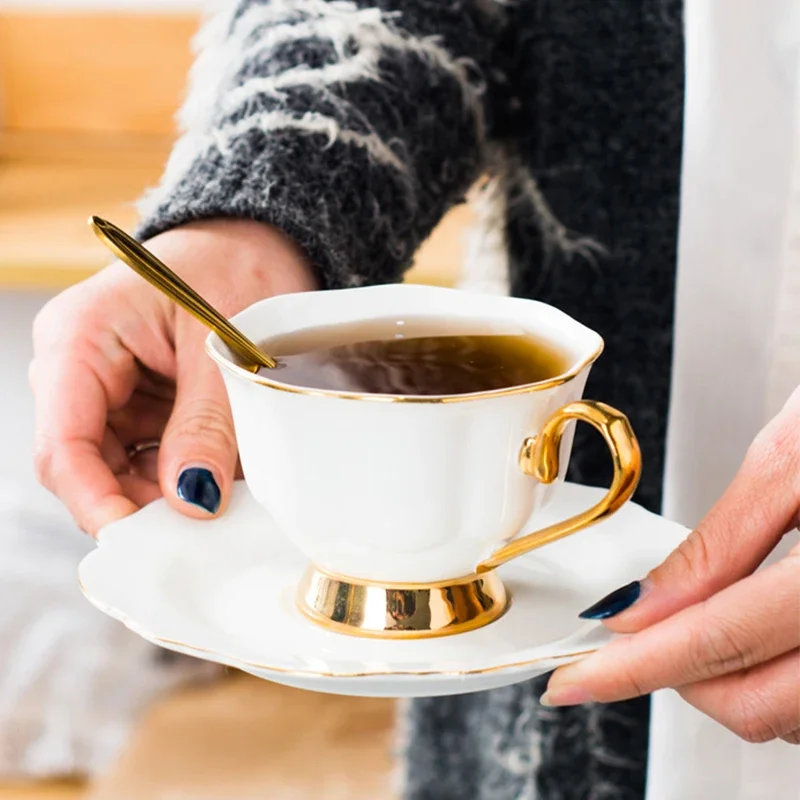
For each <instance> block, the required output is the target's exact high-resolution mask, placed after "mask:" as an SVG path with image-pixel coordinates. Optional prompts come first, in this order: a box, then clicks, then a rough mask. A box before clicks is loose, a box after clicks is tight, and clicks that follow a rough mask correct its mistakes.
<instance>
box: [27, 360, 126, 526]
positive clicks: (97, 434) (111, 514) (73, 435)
mask: <svg viewBox="0 0 800 800" xmlns="http://www.w3.org/2000/svg"><path fill="white" fill-rule="evenodd" d="M135 382H136V366H135V363H134V361H133V358H132V357H131V356H130V354H128V359H125V357H124V354H122V353H117V354H116V356H115V358H113V359H106V358H103V357H102V354H101V353H99V352H97V351H91V352H84V353H83V354H81V353H80V349H79V347H77V346H76V347H71V346H67V347H65V348H64V349H63V350H62V351H56V350H53V351H51V352H50V353H49V354H48V356H47V357H46V358H45V359H37V360H36V361H35V362H34V364H33V365H32V368H31V383H32V386H33V390H34V404H35V417H36V433H35V441H34V463H35V467H36V473H37V477H38V479H39V481H40V482H41V483H42V484H43V485H44V486H46V487H47V488H48V489H50V490H51V491H52V492H53V493H54V494H56V495H57V496H58V497H59V498H60V499H61V501H62V502H63V503H64V504H65V505H66V506H67V508H68V509H69V510H70V512H71V513H72V515H73V517H74V518H75V520H76V522H77V523H78V525H79V526H80V527H81V528H83V529H84V530H85V531H87V532H88V533H90V534H92V535H96V534H97V532H98V531H99V530H100V528H102V527H103V526H104V525H107V524H108V523H110V522H113V521H114V520H116V519H119V518H121V517H123V516H127V515H128V514H130V513H132V512H133V511H135V510H136V506H135V504H133V503H132V502H131V500H130V499H128V498H127V497H126V496H125V494H124V492H123V490H122V487H121V486H120V483H119V481H118V480H117V478H116V476H115V475H114V473H113V471H112V469H111V468H110V467H109V465H108V464H107V463H106V462H105V461H104V459H103V457H102V454H101V447H102V444H103V440H104V438H105V433H106V415H107V412H108V408H109V405H112V406H114V405H121V404H123V403H124V402H125V400H126V399H127V398H128V397H129V396H130V394H131V392H132V391H133V386H134V385H135Z"/></svg>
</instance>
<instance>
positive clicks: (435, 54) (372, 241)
mask: <svg viewBox="0 0 800 800" xmlns="http://www.w3.org/2000/svg"><path fill="white" fill-rule="evenodd" d="M232 5H233V6H234V7H232V8H231V9H230V10H228V11H223V12H222V13H221V14H218V15H216V16H214V17H212V18H211V19H210V20H209V21H208V23H207V24H206V25H205V27H204V29H203V30H202V31H201V32H200V34H199V36H198V46H199V55H198V58H197V61H196V63H195V65H194V67H193V71H192V75H191V76H190V90H189V95H188V98H187V100H186V103H185V105H184V107H183V109H182V111H181V114H180V118H179V122H180V126H181V130H182V135H181V138H180V139H179V140H178V142H177V144H176V146H175V148H174V150H173V152H172V155H171V157H170V160H169V162H168V164H167V167H166V170H165V173H164V176H163V178H162V181H161V183H160V185H159V186H158V187H156V188H155V189H153V190H152V191H151V192H150V193H149V194H148V195H147V196H146V197H145V198H144V199H143V201H142V203H141V206H140V210H141V212H142V218H143V222H142V225H141V227H140V229H139V236H140V237H142V238H148V237H151V236H153V235H155V234H157V233H159V232H161V231H164V230H166V229H168V228H171V227H174V226H177V225H180V224H183V223H186V222H189V221H192V220H198V219H208V218H212V217H236V218H249V219H254V220H259V221H262V222H265V223H269V224H272V225H274V226H276V227H278V228H280V229H282V230H283V231H285V232H286V233H287V234H288V235H289V236H290V237H291V238H292V239H294V240H295V241H296V242H298V243H299V244H300V245H301V246H302V247H303V248H304V249H305V251H306V252H307V254H308V255H309V257H310V258H311V260H312V262H313V263H314V265H315V266H316V268H317V271H318V274H319V277H320V279H321V282H322V285H323V286H324V287H326V288H337V287H348V286H360V285H365V284H369V283H385V282H391V281H395V280H399V279H400V278H401V277H402V274H403V271H404V270H405V269H406V268H407V267H408V266H409V265H410V262H411V259H412V257H413V254H414V252H415V250H416V248H417V247H418V245H419V244H420V243H421V242H422V241H423V239H424V238H425V237H426V236H427V235H428V234H429V233H430V231H431V230H432V229H433V227H434V226H435V225H436V223H437V222H438V221H439V219H440V218H441V217H442V216H443V214H444V213H445V212H446V211H447V210H448V209H449V208H450V207H451V206H452V205H454V204H456V203H458V202H460V201H462V200H463V197H464V193H465V192H466V190H467V189H468V188H469V186H470V185H471V184H472V182H473V181H474V180H475V179H476V178H477V177H478V176H479V174H480V172H481V169H482V164H483V158H484V150H485V148H484V143H485V140H486V127H487V124H488V121H487V113H486V106H487V104H486V95H487V92H486V89H485V87H486V84H487V79H486V76H487V72H488V70H489V69H490V61H491V55H492V49H493V46H494V42H495V41H496V40H497V36H498V34H499V31H500V30H502V28H503V25H504V10H503V5H504V0H448V1H447V2H445V1H444V0H366V1H364V2H361V1H358V0H357V1H356V2H349V0H348V1H344V0H262V1H261V2H258V1H257V0H244V1H243V2H239V3H238V4H232Z"/></svg>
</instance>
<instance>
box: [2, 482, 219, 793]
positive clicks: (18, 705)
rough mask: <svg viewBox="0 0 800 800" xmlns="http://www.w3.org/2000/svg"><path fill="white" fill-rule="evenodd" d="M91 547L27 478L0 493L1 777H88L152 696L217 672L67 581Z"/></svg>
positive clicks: (102, 764)
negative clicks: (149, 637)
mask: <svg viewBox="0 0 800 800" xmlns="http://www.w3.org/2000/svg"><path fill="white" fill-rule="evenodd" d="M93 547H94V545H93V543H92V541H91V539H89V538H88V537H87V536H85V535H83V534H82V533H80V532H79V531H78V530H77V529H76V528H75V526H74V524H73V523H72V522H71V520H70V519H69V515H68V514H67V513H66V511H65V510H64V509H63V508H62V507H61V506H60V504H59V503H58V502H57V501H56V500H55V498H53V497H51V496H50V495H48V494H47V492H45V491H44V490H43V489H39V488H38V487H36V486H32V485H31V484H30V482H29V481H27V480H20V481H19V482H17V483H16V484H13V483H11V484H9V482H8V481H6V482H4V484H3V486H2V489H0V775H2V776H4V777H5V776H9V775H20V776H25V777H31V776H36V777H44V776H50V775H58V774H66V773H76V774H82V773H94V772H96V771H97V770H100V769H103V768H104V767H106V766H107V765H108V763H109V762H110V761H111V760H112V759H113V758H115V757H116V755H117V753H118V751H119V749H120V747H121V746H122V745H123V744H124V743H125V742H126V741H127V739H128V736H129V733H130V728H131V726H132V725H133V724H134V723H135V721H136V719H137V717H138V715H139V714H140V713H141V712H142V711H143V710H144V709H145V708H146V707H147V705H148V704H149V702H150V701H151V700H152V699H153V698H154V697H155V696H156V695H157V694H159V693H161V692H165V691H167V690H169V689H171V688H173V687H175V686H176V685H179V684H181V683H185V682H187V681H191V680H196V679H198V678H201V677H204V676H208V675H210V674H218V668H217V666H216V665H213V664H206V663H205V662H200V661H194V660H191V659H183V658H181V659H178V660H171V661H167V660H165V659H164V657H163V656H161V655H160V654H161V652H162V651H159V650H157V649H156V648H155V647H153V646H152V645H150V644H148V643H147V642H145V641H144V640H143V639H140V638H139V637H138V636H135V635H134V634H132V633H131V632H130V631H128V630H127V629H126V628H125V627H123V626H122V625H120V624H119V623H118V622H117V621H116V620H112V619H111V618H110V617H107V616H105V615H104V614H102V613H101V612H100V611H97V610H95V609H93V608H92V607H91V606H90V605H89V604H88V603H87V601H86V600H85V598H84V597H83V595H82V594H81V592H80V590H79V588H78V585H77V580H76V573H77V565H78V561H79V560H80V558H81V557H82V556H83V555H84V554H86V553H87V552H88V551H89V550H91V549H92V548H93Z"/></svg>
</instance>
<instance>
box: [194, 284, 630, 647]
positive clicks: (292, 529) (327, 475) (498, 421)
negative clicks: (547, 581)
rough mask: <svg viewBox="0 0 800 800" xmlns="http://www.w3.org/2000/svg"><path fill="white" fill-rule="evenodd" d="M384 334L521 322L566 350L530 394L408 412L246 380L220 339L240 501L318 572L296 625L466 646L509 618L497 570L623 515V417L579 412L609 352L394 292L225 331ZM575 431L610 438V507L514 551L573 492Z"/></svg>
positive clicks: (486, 311) (500, 312) (596, 407)
mask: <svg viewBox="0 0 800 800" xmlns="http://www.w3.org/2000/svg"><path fill="white" fill-rule="evenodd" d="M387 317H389V318H398V319H403V318H404V317H405V318H409V317H425V318H431V317H435V318H439V319H444V320H447V319H452V320H472V321H475V322H476V323H478V324H480V323H481V322H484V323H486V322H502V323H504V324H508V323H509V322H512V323H514V324H518V325H519V326H520V327H521V328H523V329H524V330H525V331H528V332H530V333H531V334H533V335H534V336H536V337H538V338H541V339H544V340H545V341H549V342H552V343H554V344H556V345H557V346H558V347H559V348H560V349H561V351H562V352H564V353H565V354H566V355H567V359H568V366H567V368H566V369H565V371H564V372H563V373H562V374H560V375H558V376H556V377H553V378H552V379H549V380H546V381H544V382H541V383H537V384H531V385H528V386H516V387H511V388H508V389H502V390H496V391H489V392H481V393H476V394H471V395H452V396H445V397H408V396H393V395H369V394H354V393H348V392H335V391H327V390H315V389H307V388H304V387H297V386H290V385H286V384H283V383H280V382H279V380H278V379H279V377H280V373H279V372H275V373H272V372H270V371H266V372H262V373H261V374H257V375H254V374H252V373H250V372H248V371H247V370H245V369H242V368H241V367H239V366H237V364H236V361H235V359H234V357H233V356H232V354H231V353H230V351H229V350H228V348H227V347H226V346H225V345H224V344H223V342H222V341H221V340H220V339H219V338H218V337H217V336H216V335H215V334H211V335H210V336H209V338H208V341H207V349H208V352H209V354H210V355H211V356H212V357H213V358H214V360H215V361H216V362H217V363H218V364H219V366H220V367H221V369H222V374H223V377H224V379H225V384H226V387H227V390H228V395H229V398H230V403H231V408H232V410H233V418H234V424H235V427H236V435H237V440H238V444H239V453H240V457H241V462H242V467H243V470H244V476H245V480H246V481H247V484H248V487H249V488H250V491H251V492H252V493H253V495H254V497H255V498H256V499H257V500H258V502H259V503H260V504H261V505H263V506H264V508H265V509H266V510H267V511H268V512H269V513H270V515H271V516H272V517H273V518H274V520H275V521H276V522H277V524H278V525H279V527H280V528H281V529H282V530H283V531H284V533H285V535H286V536H288V537H289V538H290V539H291V541H292V542H294V544H295V545H296V546H297V547H298V548H299V549H300V550H301V551H302V552H303V553H304V554H305V555H306V556H307V557H308V558H309V560H310V562H311V564H312V565H313V567H312V568H311V569H310V571H309V575H308V577H307V579H306V582H305V584H304V586H303V587H301V592H300V605H301V608H303V610H304V611H305V612H306V613H307V614H308V615H309V616H311V617H312V618H314V619H317V620H318V621H324V622H326V623H327V624H329V625H332V626H333V627H335V628H336V629H341V630H348V632H359V633H362V634H365V635H405V636H409V635H413V636H420V635H440V634H443V633H451V632H456V631H458V630H467V629H469V628H474V627H477V625H479V624H483V623H484V622H486V621H489V620H490V619H493V618H495V617H497V616H498V615H499V614H500V613H502V611H503V609H504V608H505V604H506V597H505V593H504V590H503V588H502V585H501V584H500V582H499V579H497V577H496V576H495V575H494V574H493V572H492V570H493V568H494V567H496V566H498V565H499V564H501V563H503V562H505V561H507V560H509V559H510V558H513V557H515V556H517V555H520V554H522V553H525V552H528V551H529V550H532V549H533V548H535V547H539V546H541V545H543V544H547V543H548V542H551V541H554V540H555V539H558V538H561V537H562V536H566V535H569V534H571V533H574V532H576V531H578V530H579V529H581V528H584V527H586V526H587V525H590V524H592V523H593V522H596V521H597V520H599V519H601V518H602V517H604V516H606V515H608V514H610V513H613V512H614V511H616V510H617V509H618V508H619V507H620V506H621V505H622V504H623V503H624V502H625V501H626V500H628V499H629V497H630V496H631V494H632V493H633V491H634V489H635V487H636V483H637V482H638V479H639V474H640V455H639V449H638V445H637V443H636V439H635V437H634V435H633V432H632V431H631V429H630V426H629V424H628V421H627V419H626V418H625V417H624V416H623V415H622V414H621V413H619V412H617V411H615V410H614V409H612V408H610V407H608V406H605V405H603V404H600V403H593V402H588V401H583V400H581V399H580V398H581V396H582V393H583V389H584V386H585V384H586V379H587V377H588V375H589V370H590V368H591V365H592V364H593V362H594V361H595V360H596V359H597V357H598V356H599V355H600V353H601V351H602V348H603V342H602V339H601V338H600V336H599V335H598V334H596V333H595V332H594V331H591V330H590V329H589V328H586V327H585V326H583V325H581V324H580V323H578V322H576V321H575V320H573V319H572V318H570V317H568V316H567V315H566V314H564V313H562V312H560V311H558V310H557V309H555V308H553V307H551V306H548V305H545V304H543V303H538V302H534V301H531V300H522V299H515V298H508V297H497V296H487V295H479V294H472V293H467V292H462V291H456V290H451V289H439V288H431V287H424V286H410V285H389V286H378V287H370V288H358V289H346V290H340V291H323V292H312V293H305V294H292V295H281V296H278V297H273V298H269V299H267V300H263V301H261V302H259V303H256V304H255V305H253V306H251V307H250V308H248V309H246V310H245V311H243V312H241V313H240V314H238V315H237V316H236V317H235V318H234V320H233V321H234V323H235V324H236V325H237V326H238V327H239V328H241V330H242V331H243V332H244V333H245V334H246V335H247V336H249V337H250V338H251V339H252V340H254V341H257V342H259V341H263V340H265V339H269V338H271V337H274V336H279V335H285V334H289V333H293V332H297V331H300V330H304V329H308V328H317V327H320V326H329V325H336V324H342V323H352V322H355V321H369V320H370V319H385V318H387ZM443 332H446V331H443ZM576 419H581V420H584V421H586V422H589V423H591V424H592V425H594V426H595V427H596V428H598V430H600V432H601V433H602V434H603V436H604V437H605V439H606V441H607V443H608V445H609V448H610V451H611V456H612V459H613V462H614V467H615V477H614V481H613V483H612V486H611V489H610V490H609V492H608V494H607V495H606V497H605V498H604V500H603V501H602V502H601V503H599V504H598V505H596V506H595V507H593V508H592V509H589V510H588V511H586V512H584V513H583V514H580V515H578V516H576V517H574V518H572V519H570V520H566V521H565V522H563V523H559V524H557V525H553V526H550V527H549V528H547V529H545V530H543V531H538V532H535V533H531V534H527V535H521V534H522V533H523V531H522V529H523V526H524V525H525V524H526V523H527V522H528V521H529V519H530V518H531V516H532V514H533V515H534V522H535V512H536V511H537V510H538V509H540V508H542V507H543V506H544V505H545V504H546V503H547V502H548V500H549V499H550V497H551V496H552V493H553V491H554V490H555V488H556V487H557V486H558V484H559V483H560V482H561V481H562V480H563V478H564V474H565V472H566V469H567V464H568V460H569V454H570V450H571V446H572V433H573V426H572V424H571V422H572V420H576Z"/></svg>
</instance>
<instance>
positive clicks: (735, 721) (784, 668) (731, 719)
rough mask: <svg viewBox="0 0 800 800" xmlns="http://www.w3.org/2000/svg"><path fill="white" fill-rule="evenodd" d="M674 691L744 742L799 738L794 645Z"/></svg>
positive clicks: (799, 656)
mask: <svg viewBox="0 0 800 800" xmlns="http://www.w3.org/2000/svg"><path fill="white" fill-rule="evenodd" d="M680 694H681V695H682V697H683V698H684V699H685V700H686V701H687V702H689V703H691V704H692V705H693V706H694V707H695V708H697V709H698V710H700V711H702V712H703V713H704V714H707V715H708V716H709V717H712V718H713V719H715V720H716V721H717V722H719V723H720V724H722V725H724V726H725V727H726V728H728V729H730V730H732V731H733V732H734V733H735V734H737V736H740V737H741V738H742V739H745V740H746V741H748V742H767V741H770V740H772V739H784V740H785V741H787V742H791V743H793V744H798V743H799V742H800V738H798V732H799V731H800V650H794V651H793V652H791V653H786V654H784V655H783V656H781V657H780V658H776V659H774V660H772V661H768V662H766V663H764V664H759V665H758V666H756V667H754V668H753V669H748V670H745V671H742V672H735V673H733V674H731V675H725V676H724V677H721V678H715V679H714V680H710V681H704V682H702V683H694V684H691V685H690V686H686V687H684V688H683V689H681V690H680Z"/></svg>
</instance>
